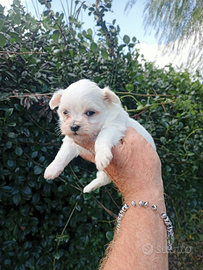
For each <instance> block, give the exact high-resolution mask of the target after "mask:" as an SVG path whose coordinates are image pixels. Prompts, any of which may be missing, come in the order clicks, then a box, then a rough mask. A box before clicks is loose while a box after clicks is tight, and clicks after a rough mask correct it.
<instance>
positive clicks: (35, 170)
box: [34, 166, 44, 174]
mask: <svg viewBox="0 0 203 270" xmlns="http://www.w3.org/2000/svg"><path fill="white" fill-rule="evenodd" d="M43 170H44V168H41V167H38V166H35V167H34V174H41V173H42V172H43Z"/></svg>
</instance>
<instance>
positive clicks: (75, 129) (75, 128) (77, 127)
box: [70, 125, 80, 132]
mask: <svg viewBox="0 0 203 270" xmlns="http://www.w3.org/2000/svg"><path fill="white" fill-rule="evenodd" d="M79 128H80V126H78V125H74V126H71V127H70V129H71V131H74V132H76V131H78V129H79Z"/></svg>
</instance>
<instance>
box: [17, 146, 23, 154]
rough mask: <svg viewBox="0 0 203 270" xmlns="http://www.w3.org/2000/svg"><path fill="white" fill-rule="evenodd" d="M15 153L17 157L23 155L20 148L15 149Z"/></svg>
mask: <svg viewBox="0 0 203 270" xmlns="http://www.w3.org/2000/svg"><path fill="white" fill-rule="evenodd" d="M15 153H16V155H17V156H21V155H22V153H23V150H22V149H21V148H20V147H16V149H15Z"/></svg>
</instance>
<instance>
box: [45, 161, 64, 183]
mask: <svg viewBox="0 0 203 270" xmlns="http://www.w3.org/2000/svg"><path fill="white" fill-rule="evenodd" d="M63 169H64V168H63V167H61V166H60V165H59V164H58V163H56V162H54V161H53V162H52V163H51V164H50V165H49V166H48V167H47V168H46V170H45V173H44V178H45V179H55V178H56V177H58V176H59V175H60V174H61V173H62V171H63Z"/></svg>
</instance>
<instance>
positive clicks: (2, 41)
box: [0, 33, 6, 48]
mask: <svg viewBox="0 0 203 270" xmlns="http://www.w3.org/2000/svg"><path fill="white" fill-rule="evenodd" d="M5 44H6V37H5V36H4V35H3V34H1V33H0V47H1V48H3V47H4V45H5Z"/></svg>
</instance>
